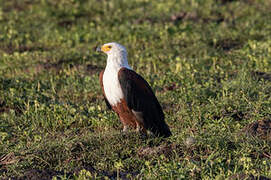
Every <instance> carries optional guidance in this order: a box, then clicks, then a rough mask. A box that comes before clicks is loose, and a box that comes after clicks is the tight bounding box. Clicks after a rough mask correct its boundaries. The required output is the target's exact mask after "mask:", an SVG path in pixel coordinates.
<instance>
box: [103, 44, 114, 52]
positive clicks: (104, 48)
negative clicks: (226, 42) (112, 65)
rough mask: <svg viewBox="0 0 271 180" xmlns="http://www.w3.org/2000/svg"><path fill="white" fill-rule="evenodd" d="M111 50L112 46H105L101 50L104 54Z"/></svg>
mask: <svg viewBox="0 0 271 180" xmlns="http://www.w3.org/2000/svg"><path fill="white" fill-rule="evenodd" d="M111 48H112V46H111V45H105V46H103V47H102V48H101V49H102V51H103V52H107V51H109V50H110V49H111Z"/></svg>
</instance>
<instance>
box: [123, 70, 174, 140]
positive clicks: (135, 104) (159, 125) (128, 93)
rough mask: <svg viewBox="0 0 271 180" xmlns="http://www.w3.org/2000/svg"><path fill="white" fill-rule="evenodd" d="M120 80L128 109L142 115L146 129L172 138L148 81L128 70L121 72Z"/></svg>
mask: <svg viewBox="0 0 271 180" xmlns="http://www.w3.org/2000/svg"><path fill="white" fill-rule="evenodd" d="M118 78H119V82H120V86H121V89H122V91H123V94H124V99H125V101H126V102H127V105H128V107H129V108H130V109H132V110H134V111H137V112H141V113H142V115H143V117H142V118H143V120H144V127H145V128H146V129H148V130H150V131H151V132H153V133H154V134H155V135H157V136H163V137H168V136H170V135H171V132H170V130H169V127H168V125H167V124H166V122H165V116H164V113H163V110H162V108H161V106H160V104H159V102H158V100H157V98H156V97H155V95H154V93H153V91H152V89H151V87H150V86H149V84H148V83H147V81H145V80H144V79H143V78H142V77H141V76H140V75H138V74H137V73H136V72H134V71H133V70H130V69H126V68H122V69H121V70H120V71H119V74H118Z"/></svg>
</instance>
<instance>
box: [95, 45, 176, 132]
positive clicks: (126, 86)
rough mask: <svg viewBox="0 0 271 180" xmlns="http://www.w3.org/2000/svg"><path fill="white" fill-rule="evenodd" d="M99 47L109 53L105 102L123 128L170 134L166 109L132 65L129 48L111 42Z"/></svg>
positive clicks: (103, 76)
mask: <svg viewBox="0 0 271 180" xmlns="http://www.w3.org/2000/svg"><path fill="white" fill-rule="evenodd" d="M97 50H98V51H102V52H104V53H105V54H107V63H106V67H105V70H104V71H102V72H101V73H100V85H101V88H102V91H103V95H104V98H105V102H106V104H107V106H108V107H109V108H110V109H113V110H114V111H115V112H116V113H117V114H118V116H119V118H120V121H121V122H122V124H123V131H127V129H128V128H129V127H132V128H135V129H137V131H140V132H143V133H145V134H146V132H147V130H149V131H151V132H152V133H153V134H155V135H157V136H162V137H168V136H170V135H171V132H170V130H169V127H168V125H167V124H166V122H165V120H164V119H165V116H164V113H163V110H162V108H161V106H160V104H159V102H158V100H157V98H156V96H155V95H154V93H153V91H152V89H151V87H150V86H149V84H148V83H147V81H146V80H144V79H143V77H141V76H140V75H139V74H137V73H136V72H135V71H133V70H132V68H131V67H130V66H129V64H128V60H127V51H126V48H125V47H124V46H122V45H120V44H118V43H115V42H111V43H107V44H104V45H102V46H101V47H99V48H97Z"/></svg>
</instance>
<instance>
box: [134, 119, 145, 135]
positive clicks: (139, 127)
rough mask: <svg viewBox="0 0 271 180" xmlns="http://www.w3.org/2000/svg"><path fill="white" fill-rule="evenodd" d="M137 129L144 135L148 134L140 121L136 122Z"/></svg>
mask: <svg viewBox="0 0 271 180" xmlns="http://www.w3.org/2000/svg"><path fill="white" fill-rule="evenodd" d="M136 131H137V132H138V133H139V134H142V135H144V136H145V135H147V131H146V129H145V128H144V127H143V126H142V125H141V124H140V123H138V122H137V123H136Z"/></svg>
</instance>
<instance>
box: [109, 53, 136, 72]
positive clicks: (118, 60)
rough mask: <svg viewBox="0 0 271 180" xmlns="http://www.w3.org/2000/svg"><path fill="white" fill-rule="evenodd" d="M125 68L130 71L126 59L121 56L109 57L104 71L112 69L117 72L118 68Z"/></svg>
mask: <svg viewBox="0 0 271 180" xmlns="http://www.w3.org/2000/svg"><path fill="white" fill-rule="evenodd" d="M122 67H125V68H128V69H131V67H130V66H129V64H128V61H127V57H126V56H123V55H118V56H116V55H109V56H108V57H107V64H106V69H111V70H112V69H114V70H116V71H118V70H119V69H120V68H122Z"/></svg>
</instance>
